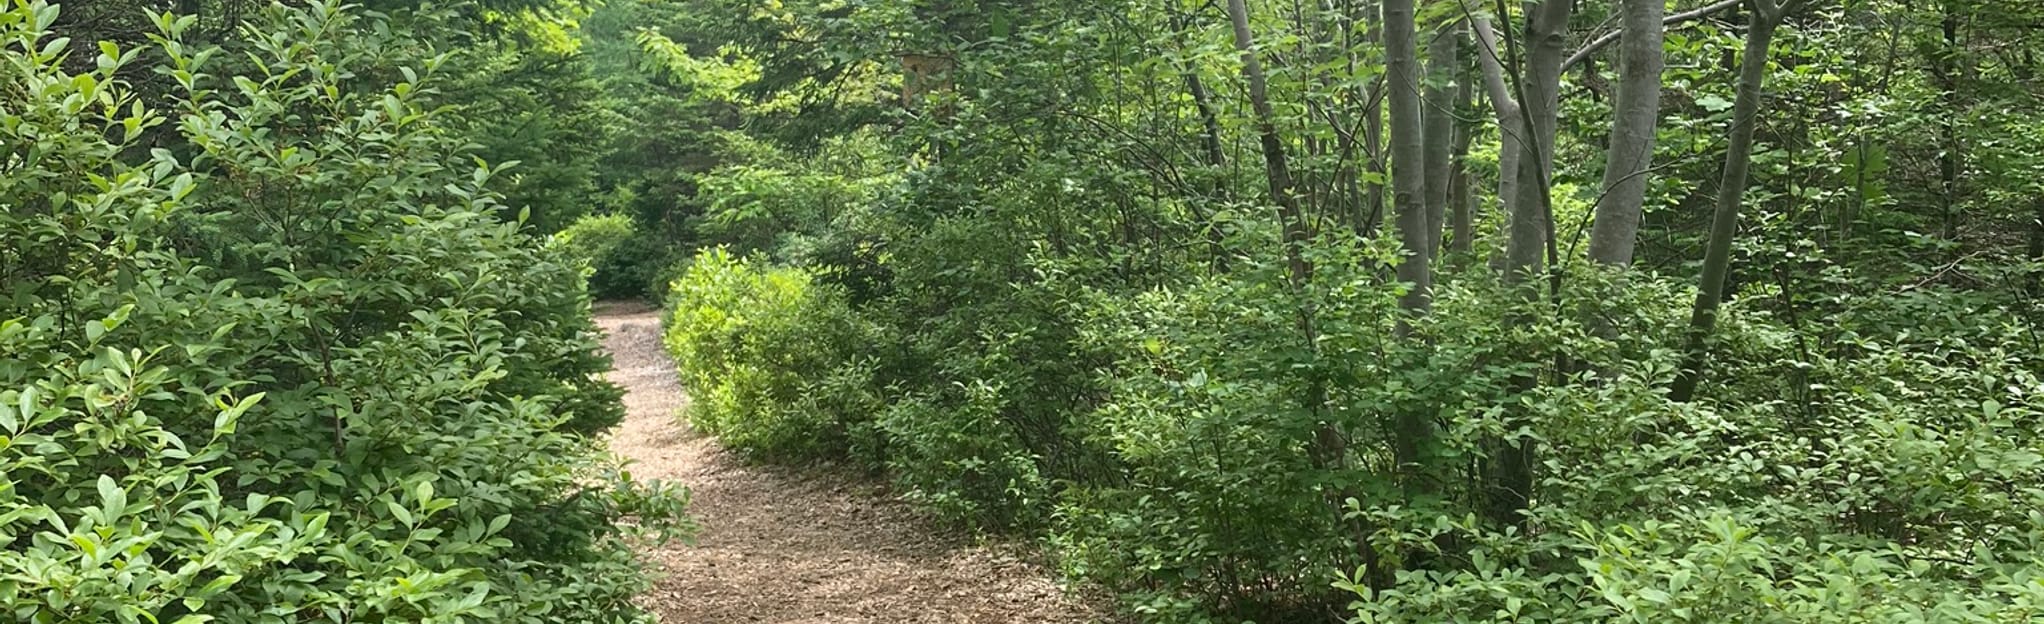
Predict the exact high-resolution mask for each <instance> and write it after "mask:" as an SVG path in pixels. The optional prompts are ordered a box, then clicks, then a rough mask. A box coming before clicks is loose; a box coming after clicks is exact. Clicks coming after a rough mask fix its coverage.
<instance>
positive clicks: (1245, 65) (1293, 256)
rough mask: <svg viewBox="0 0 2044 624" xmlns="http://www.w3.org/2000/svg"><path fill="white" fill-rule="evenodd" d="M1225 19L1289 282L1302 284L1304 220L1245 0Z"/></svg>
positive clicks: (1234, 0)
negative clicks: (1237, 59) (1281, 237)
mask: <svg viewBox="0 0 2044 624" xmlns="http://www.w3.org/2000/svg"><path fill="white" fill-rule="evenodd" d="M1228 17H1229V19H1230V21H1232V22H1233V25H1234V28H1235V48H1236V49H1237V50H1239V51H1241V53H1242V75H1243V76H1244V77H1245V78H1247V79H1248V80H1249V106H1250V109H1251V111H1252V112H1253V113H1255V115H1256V133H1257V136H1258V138H1260V139H1261V142H1262V144H1263V164H1264V173H1265V177H1266V178H1267V179H1268V180H1269V182H1270V199H1271V201H1272V202H1273V203H1276V204H1277V209H1278V220H1279V221H1280V222H1281V223H1282V225H1283V227H1284V236H1285V262H1286V264H1287V266H1288V268H1289V269H1290V275H1291V279H1292V283H1293V284H1294V285H1304V284H1305V282H1306V278H1307V277H1308V276H1309V275H1310V274H1311V272H1312V268H1311V266H1310V265H1308V264H1307V263H1306V257H1305V254H1304V250H1303V249H1302V247H1303V246H1304V245H1305V243H1306V221H1305V218H1304V216H1303V215H1302V214H1301V213H1300V212H1299V203H1298V200H1297V199H1296V198H1295V196H1294V195H1293V190H1294V189H1293V188H1292V170H1291V168H1290V167H1288V166H1287V165H1286V164H1285V146H1284V142H1283V141H1282V140H1280V139H1279V137H1278V133H1277V124H1276V122H1275V121H1273V120H1272V118H1273V117H1275V115H1274V114H1273V113H1272V112H1271V106H1270V87H1269V86H1268V82H1267V81H1266V80H1265V78H1264V74H1263V62H1262V61H1261V60H1259V59H1257V56H1256V48H1255V43H1254V41H1252V40H1251V39H1250V37H1249V7H1248V6H1246V5H1245V4H1244V0H1228Z"/></svg>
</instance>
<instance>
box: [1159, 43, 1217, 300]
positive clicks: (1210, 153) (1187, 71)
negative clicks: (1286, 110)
mask: <svg viewBox="0 0 2044 624" xmlns="http://www.w3.org/2000/svg"><path fill="white" fill-rule="evenodd" d="M1190 22H1191V20H1189V19H1187V18H1185V17H1184V16H1182V15H1173V16H1172V28H1173V29H1174V30H1177V31H1179V32H1180V33H1183V31H1184V30H1185V29H1186V28H1189V27H1190V26H1191V23H1190ZM1179 37H1180V41H1179V42H1178V44H1179V48H1180V49H1181V50H1183V49H1184V48H1185V42H1184V41H1183V35H1182V34H1180V35H1179ZM1179 74H1180V76H1181V77H1182V78H1183V79H1184V81H1185V91H1186V93H1188V94H1190V95H1191V96H1192V105H1193V108H1194V109H1195V110H1197V111H1199V120H1200V130H1201V132H1200V146H1201V147H1202V148H1204V151H1205V155H1206V165H1207V167H1208V169H1210V171H1208V172H1207V174H1208V176H1210V177H1211V178H1212V180H1213V181H1212V186H1211V188H1210V190H1209V191H1208V192H1209V193H1210V194H1211V195H1212V197H1213V199H1214V200H1216V201H1219V200H1223V199H1225V198H1226V197H1227V195H1228V184H1227V180H1226V178H1224V177H1223V172H1222V168H1223V167H1225V166H1227V163H1228V157H1227V155H1226V154H1225V153H1224V152H1223V151H1222V146H1221V120H1220V115H1218V114H1217V113H1215V112H1214V104H1213V95H1212V94H1211V93H1209V92H1208V91H1207V87H1206V83H1205V82H1203V81H1201V80H1200V79H1199V70H1198V68H1196V67H1193V65H1192V64H1191V63H1186V64H1185V65H1184V66H1182V67H1180V68H1179ZM1206 221H1207V223H1206V239H1207V247H1208V249H1209V250H1210V251H1211V252H1212V253H1213V255H1214V258H1213V268H1214V271H1215V272H1227V270H1228V256H1227V253H1228V252H1227V245H1226V244H1225V241H1224V240H1223V238H1224V236H1223V234H1222V232H1221V224H1220V223H1218V222H1215V221H1214V220H1213V219H1212V218H1211V216H1209V218H1208V219H1207V220H1206Z"/></svg>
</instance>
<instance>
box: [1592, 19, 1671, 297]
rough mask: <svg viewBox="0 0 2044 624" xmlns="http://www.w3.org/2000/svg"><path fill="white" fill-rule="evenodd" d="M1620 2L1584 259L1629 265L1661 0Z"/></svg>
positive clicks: (1650, 144) (1641, 203)
mask: <svg viewBox="0 0 2044 624" xmlns="http://www.w3.org/2000/svg"><path fill="white" fill-rule="evenodd" d="M1620 2H1621V3H1622V4H1623V6H1622V7H1621V9H1622V10H1623V11H1624V18H1623V25H1622V26H1620V28H1622V29H1623V32H1624V34H1623V35H1622V36H1623V37H1624V39H1623V41H1622V42H1621V43H1620V44H1619V48H1618V95H1617V96H1616V97H1615V98H1613V102H1612V115H1611V117H1612V119H1611V145H1610V148H1609V152H1608V154H1607V156H1606V157H1605V161H1604V185H1603V189H1604V190H1603V194H1602V195H1601V196H1599V197H1598V199H1597V208H1596V210H1597V212H1596V222H1595V225H1594V226H1593V227H1592V228H1591V230H1590V260H1592V261H1595V262H1599V263H1602V264H1606V265H1611V266H1627V265H1630V264H1632V255H1633V247H1634V245H1635V244H1636V243H1637V242H1638V241H1639V223H1640V213H1641V211H1642V209H1643V208H1644V207H1645V202H1646V193H1647V171H1648V170H1649V169H1651V168H1652V167H1653V163H1654V130H1655V126H1656V125H1657V124H1658V123H1659V122H1660V118H1661V67H1662V64H1663V60H1662V50H1661V47H1662V46H1661V40H1662V32H1661V28H1662V26H1661V20H1662V17H1663V15H1662V14H1663V13H1665V12H1666V5H1665V4H1664V3H1663V0H1620Z"/></svg>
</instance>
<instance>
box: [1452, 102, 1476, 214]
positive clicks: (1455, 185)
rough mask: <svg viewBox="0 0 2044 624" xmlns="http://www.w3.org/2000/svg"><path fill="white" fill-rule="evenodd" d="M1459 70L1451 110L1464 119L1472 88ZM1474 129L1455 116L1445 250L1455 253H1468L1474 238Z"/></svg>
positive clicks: (1471, 114) (1471, 105)
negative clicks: (1471, 157)
mask: <svg viewBox="0 0 2044 624" xmlns="http://www.w3.org/2000/svg"><path fill="white" fill-rule="evenodd" d="M1461 73H1462V74H1464V76H1463V77H1464V80H1461V81H1459V82H1458V84H1456V85H1455V111H1456V114H1458V115H1464V116H1465V117H1464V118H1465V119H1474V118H1476V117H1475V111H1476V100H1475V90H1474V89H1471V88H1470V87H1469V81H1468V80H1467V78H1468V76H1467V75H1466V74H1467V73H1468V72H1467V71H1466V68H1465V71H1462V72H1461ZM1475 133H1476V127H1475V124H1474V123H1471V122H1467V121H1462V120H1457V121H1456V123H1455V137H1454V141H1455V146H1454V150H1455V152H1454V154H1453V155H1451V156H1449V157H1448V160H1449V164H1448V229H1449V230H1451V232H1450V233H1451V236H1450V237H1449V239H1448V251H1449V252H1451V253H1456V254H1467V253H1469V251H1470V250H1471V249H1473V248H1474V245H1473V243H1474V241H1475V238H1476V227H1475V225H1476V224H1475V221H1474V219H1475V215H1474V213H1475V211H1476V187H1475V185H1473V184H1471V183H1470V178H1469V141H1470V138H1471V136H1472V135H1474V134H1475Z"/></svg>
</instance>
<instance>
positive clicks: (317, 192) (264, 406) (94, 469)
mask: <svg viewBox="0 0 2044 624" xmlns="http://www.w3.org/2000/svg"><path fill="white" fill-rule="evenodd" d="M56 11H57V9H56V8H55V7H51V6H47V5H44V4H42V3H40V2H36V3H17V4H14V5H10V6H9V7H7V8H6V9H4V11H0V50H5V51H6V56H7V58H8V60H7V61H6V62H5V63H4V64H0V92H4V93H7V94H9V96H8V97H7V98H6V99H4V100H0V102H4V103H0V120H4V123H0V132H4V133H5V134H4V135H0V137H4V139H5V142H6V143H8V144H9V145H23V146H32V149H30V150H28V151H24V152H17V153H15V154H16V155H15V156H11V157H9V158H10V159H9V160H0V173H4V175H0V206H4V209H0V231H5V232H7V235H6V236H7V240H8V244H7V245H4V246H0V288H4V292H5V294H6V296H5V298H0V402H4V403H5V405H6V407H0V469H4V474H5V475H6V477H5V479H4V480H0V604H5V605H6V608H7V609H8V611H7V617H8V618H9V619H12V620H20V621H33V622H81V623H82V622H106V621H117V622H141V621H152V622H157V621H161V622H186V623H189V622H202V621H214V620H217V621H231V622H287V621H294V622H295V621H334V622H342V621H431V622H460V621H479V620H498V621H510V622H535V623H537V622H558V621H577V622H585V621H586V622H631V621H646V619H647V617H646V616H645V614H643V613H641V612H639V611H638V609H636V608H635V607H633V606H632V605H631V604H630V602H629V599H630V597H631V596H632V595H633V594H634V593H635V592H636V591H637V590H638V589H640V588H641V587H643V586H644V585H645V576H644V574H643V573H642V572H641V570H640V569H639V566H638V564H637V563H635V562H634V561H633V560H632V557H631V551H630V550H629V549H628V548H627V547H626V546H625V540H627V539H629V538H630V537H631V535H632V533H631V532H628V531H627V530H626V529H625V528H623V527H621V526H619V524H618V523H617V521H618V520H619V519H620V518H622V517H623V516H624V515H626V514H632V515H634V516H636V517H637V519H638V521H639V523H638V524H637V526H639V527H640V528H641V529H643V530H646V531H650V532H652V533H654V534H656V536H660V535H675V534H679V533H680V532H684V531H685V530H686V528H687V527H686V525H685V523H684V520H683V519H682V518H681V516H680V515H679V513H680V506H681V502H682V499H681V498H679V497H678V494H680V493H679V492H678V491H675V490H672V489H671V488H668V487H666V486H660V485H658V484H652V485H648V484H641V483H635V482H632V481H630V480H629V479H627V478H625V477H624V476H622V474H621V473H620V472H619V471H618V469H617V466H616V464H615V462H614V461H612V460H610V459H608V458H606V457H604V456H603V455H601V454H600V453H599V452H597V451H596V450H595V448H594V446H593V444H592V442H591V441H590V439H589V438H588V437H587V435H588V434H590V433H593V432H595V431H598V430H601V429H603V428H606V427H608V426H609V425H610V424H612V423H614V422H616V420H617V418H618V417H619V415H620V413H621V408H620V406H619V402H618V390H617V389H616V388H615V387H613V386H611V385H609V384H608V383H605V382H603V381H601V380H600V378H599V377H598V376H597V375H598V373H600V372H601V371H603V370H604V369H605V368H607V364H608V362H607V361H606V358H604V357H603V356H601V355H600V354H599V352H598V350H597V345H596V343H595V340H594V332H593V327H592V326H591V323H590V321H589V319H588V316H587V306H588V299H587V296H586V295H585V294H584V293H583V292H582V290H581V287H580V282H579V279H578V273H577V269H576V268H575V266H574V265H573V264H571V263H568V262H564V261H562V260H561V259H560V258H558V257H557V256H555V255H553V254H551V253H548V252H546V251H545V250H543V249H542V247H541V245H540V244H539V243H538V242H537V241H534V240H532V239H530V238H528V237H526V236H525V235H523V234H521V233H520V232H519V231H518V227H517V225H515V224H509V223H503V222H500V221H498V220H497V219H496V218H494V216H493V215H494V214H495V213H496V212H497V211H498V208H499V205H498V204H497V203H496V199H495V197H494V196H493V195H492V194H490V193H489V192H487V191H485V190H483V189H484V185H485V184H487V182H488V181H489V179H490V177H491V175H492V174H494V173H495V170H492V169H489V168H472V169H469V168H463V167H461V166H459V165H457V164H456V163H457V162H459V161H458V160H457V159H458V158H459V157H460V156H459V155H460V154H461V152H462V150H461V146H460V145H459V144H458V143H457V142H456V140H455V139H454V138H453V137H450V136H448V135H447V134H445V133H443V132H440V131H439V130H437V129H436V126H435V124H434V112H433V111H434V110H435V109H434V108H433V106H432V103H431V100H430V97H431V94H432V87H431V85H432V84H433V82H432V81H433V79H434V75H435V74H434V71H435V69H436V68H437V67H438V65H439V62H440V61H439V59H440V58H444V57H438V56H410V54H413V53H418V52H422V51H419V50H415V49H413V48H410V47H408V46H406V45H404V42H402V41H400V40H398V39H397V38H396V35H394V34H393V33H392V32H391V31H390V30H389V29H388V28H384V27H382V24H381V23H380V22H378V21H376V20H375V18H371V19H364V18H362V17H359V16H356V15H354V14H352V13H350V12H348V11H345V10H342V9H340V8H339V7H337V6H334V5H326V4H320V3H314V4H312V5H309V6H306V7H303V8H284V7H282V6H278V7H274V8H272V9H270V10H269V11H267V12H265V13H263V14H262V15H261V16H260V17H259V18H257V19H256V20H254V21H253V22H252V24H251V25H250V26H249V27H247V28H246V29H245V30H244V35H245V37H244V43H243V45H244V46H245V48H242V49H239V50H236V52H238V53H245V56H243V55H241V54H227V53H223V52H222V51H221V50H218V49H213V48H205V47H201V46H191V45H186V44H184V43H183V42H182V41H181V37H180V33H181V32H182V31H183V30H184V29H186V28H188V27H189V26H190V24H191V23H192V22H191V20H190V18H175V19H173V18H169V17H159V18H156V20H155V21H156V25H157V27H158V28H159V29H160V30H161V32H162V39H161V42H162V48H163V52H164V53H165V55H166V57H167V60H166V61H163V62H162V63H160V64H159V65H158V66H157V67H155V68H154V69H157V70H160V73H161V74H162V75H164V76H166V78H167V79H168V80H170V81H173V82H174V83H175V85H176V88H177V89H178V92H177V93H175V94H173V95H172V97H171V100H172V101H171V105H172V106H173V107H174V108H175V110H176V111H177V112H176V114H177V116H176V118H175V122H176V123H175V124H174V127H175V129H176V130H177V135H162V134H159V133H160V132H162V131H164V130H167V129H169V128H171V127H172V126H173V124H168V123H166V122H167V121H170V119H168V118H166V117H165V116H163V115H162V114H160V113H157V112H155V111H153V110H151V109H150V108H148V107H146V106H144V105H143V104H142V103H141V101H140V100H139V99H138V98H136V97H135V96H134V95H132V93H131V92H130V91H129V89H128V87H127V85H126V83H125V82H124V81H123V80H122V77H123V76H127V75H132V72H131V71H130V70H131V69H132V67H131V64H133V63H135V62H136V59H137V58H139V55H140V52H139V51H138V50H133V49H129V50H123V49H120V47H119V46H116V45H113V44H102V45H100V46H98V50H99V57H98V58H97V59H96V61H97V62H96V63H94V64H93V68H92V69H89V70H84V71H83V73H76V74H73V73H70V72H68V71H67V70H65V69H63V67H65V65H64V64H63V63H62V60H63V59H62V58H61V51H62V50H63V49H64V48H63V46H61V45H53V44H52V42H53V41H57V40H54V39H51V38H50V36H49V33H48V31H47V28H48V27H49V25H50V24H51V23H52V22H53V21H54V20H55V16H56ZM370 50H375V51H382V52H384V54H381V55H372V54H365V53H364V52H365V51H370ZM242 59H246V61H247V65H246V66H229V65H226V64H227V63H230V62H239V61H240V60H242ZM372 62H387V63H392V64H393V65H391V66H388V67H378V66H374V65H370V63H372ZM215 72H218V73H215ZM400 75H401V76H403V78H402V79H401V81H398V82H384V81H383V80H384V79H383V78H381V77H389V78H390V79H393V80H398V78H397V76H400ZM16 96H20V97H16ZM180 138H181V139H182V142H180V141H179V140H178V139H180ZM148 145H173V146H175V149H166V148H158V149H153V150H150V149H143V148H144V146H148ZM23 154H26V155H25V156H24V155H23ZM181 154H182V155H181Z"/></svg>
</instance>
